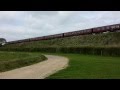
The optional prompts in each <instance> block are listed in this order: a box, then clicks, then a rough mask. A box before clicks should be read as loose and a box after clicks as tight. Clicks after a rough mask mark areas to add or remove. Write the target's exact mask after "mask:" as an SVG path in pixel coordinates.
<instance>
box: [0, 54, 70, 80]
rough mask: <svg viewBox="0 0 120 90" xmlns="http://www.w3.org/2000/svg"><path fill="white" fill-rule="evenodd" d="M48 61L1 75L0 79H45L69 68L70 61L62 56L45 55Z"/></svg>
mask: <svg viewBox="0 0 120 90" xmlns="http://www.w3.org/2000/svg"><path fill="white" fill-rule="evenodd" d="M45 56H46V57H47V58H48V60H46V61H43V62H40V63H37V64H34V65H30V66H26V67H22V68H18V69H14V70H11V71H7V72H3V73H0V79H44V78H46V77H48V76H49V75H51V74H53V73H56V72H57V71H59V70H61V69H64V68H66V67H67V66H68V59H67V58H65V57H61V56H54V55H45Z"/></svg>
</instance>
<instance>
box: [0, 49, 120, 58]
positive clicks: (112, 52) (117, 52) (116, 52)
mask: <svg viewBox="0 0 120 90" xmlns="http://www.w3.org/2000/svg"><path fill="white" fill-rule="evenodd" d="M0 50H1V51H27V52H49V53H80V54H91V55H101V56H120V47H43V48H4V47H3V48H0Z"/></svg>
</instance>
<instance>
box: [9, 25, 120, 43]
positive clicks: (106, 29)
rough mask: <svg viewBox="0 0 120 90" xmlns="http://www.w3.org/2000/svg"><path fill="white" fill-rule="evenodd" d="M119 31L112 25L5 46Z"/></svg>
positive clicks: (119, 29)
mask: <svg viewBox="0 0 120 90" xmlns="http://www.w3.org/2000/svg"><path fill="white" fill-rule="evenodd" d="M119 31H120V24H114V25H108V26H102V27H95V28H90V29H85V30H78V31H73V32H66V33H61V34H55V35H48V36H42V37H36V38H29V39H24V40H17V41H11V42H7V44H15V43H24V42H31V41H41V40H49V39H54V38H64V37H70V36H78V35H88V34H98V33H104V32H119Z"/></svg>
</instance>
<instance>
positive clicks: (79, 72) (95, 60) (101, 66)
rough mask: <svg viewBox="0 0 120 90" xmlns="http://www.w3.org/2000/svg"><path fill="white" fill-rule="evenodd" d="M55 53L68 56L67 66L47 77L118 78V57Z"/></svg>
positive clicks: (119, 61) (119, 62)
mask: <svg viewBox="0 0 120 90" xmlns="http://www.w3.org/2000/svg"><path fill="white" fill-rule="evenodd" d="M56 55H62V56H65V57H68V58H69V59H70V62H69V67H68V68H66V69H64V70H62V71H60V72H58V73H56V74H54V75H51V76H50V77H48V78H47V79H120V57H105V56H92V55H80V54H56Z"/></svg>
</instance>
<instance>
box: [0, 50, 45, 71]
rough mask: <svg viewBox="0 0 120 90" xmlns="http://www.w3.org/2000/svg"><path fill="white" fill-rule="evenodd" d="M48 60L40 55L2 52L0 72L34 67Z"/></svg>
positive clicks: (0, 54) (0, 53) (0, 55)
mask: <svg viewBox="0 0 120 90" xmlns="http://www.w3.org/2000/svg"><path fill="white" fill-rule="evenodd" d="M46 59H47V58H46V57H45V56H43V55H41V54H40V53H28V52H0V72H5V71H8V70H12V69H16V68H20V67H24V66H28V65H32V64H35V63H38V62H41V61H43V60H46Z"/></svg>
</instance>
